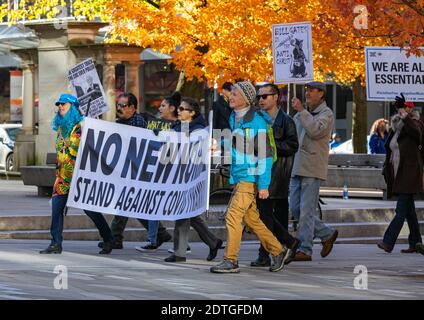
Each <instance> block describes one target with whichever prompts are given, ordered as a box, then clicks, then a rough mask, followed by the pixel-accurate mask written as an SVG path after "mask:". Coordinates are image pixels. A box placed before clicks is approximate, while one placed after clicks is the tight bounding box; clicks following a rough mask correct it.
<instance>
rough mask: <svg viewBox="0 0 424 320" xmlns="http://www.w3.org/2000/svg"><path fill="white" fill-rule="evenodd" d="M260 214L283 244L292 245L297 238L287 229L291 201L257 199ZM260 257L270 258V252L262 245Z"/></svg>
mask: <svg viewBox="0 0 424 320" xmlns="http://www.w3.org/2000/svg"><path fill="white" fill-rule="evenodd" d="M256 202H257V206H258V210H259V216H260V218H261V220H262V222H263V223H264V224H265V226H266V227H267V228H268V229H269V230H270V231H271V232H272V233H273V234H274V236H275V237H276V238H277V239H278V241H280V242H281V244H283V245H285V246H287V247H289V248H290V247H292V246H293V244H294V241H295V238H294V237H292V236H291V235H290V233H289V232H288V231H287V229H288V224H289V201H288V199H287V198H285V199H259V198H257V199H256ZM259 257H260V258H262V259H268V257H269V254H268V252H267V251H266V250H265V248H264V247H263V246H262V245H261V247H260V248H259Z"/></svg>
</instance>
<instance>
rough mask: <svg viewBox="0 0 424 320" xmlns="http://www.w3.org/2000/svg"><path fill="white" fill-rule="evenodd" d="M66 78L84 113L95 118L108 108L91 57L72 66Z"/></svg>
mask: <svg viewBox="0 0 424 320" xmlns="http://www.w3.org/2000/svg"><path fill="white" fill-rule="evenodd" d="M68 80H69V82H70V83H71V85H72V89H73V91H74V94H75V95H76V97H77V98H78V101H79V102H80V105H81V106H80V109H81V111H82V112H83V114H84V115H87V116H88V117H92V118H95V117H98V116H100V115H101V114H102V113H105V112H106V111H108V110H109V106H108V105H107V103H106V101H107V100H106V95H105V92H104V91H103V86H102V84H101V82H100V79H99V75H98V74H97V70H96V66H95V65H94V62H93V59H91V58H89V59H87V60H84V61H83V62H81V63H78V64H77V65H75V66H74V67H72V68H71V69H70V70H69V71H68ZM87 109H89V110H88V113H87Z"/></svg>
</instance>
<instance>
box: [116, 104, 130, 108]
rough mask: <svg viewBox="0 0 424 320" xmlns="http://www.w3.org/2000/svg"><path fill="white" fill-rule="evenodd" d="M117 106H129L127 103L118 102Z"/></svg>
mask: <svg viewBox="0 0 424 320" xmlns="http://www.w3.org/2000/svg"><path fill="white" fill-rule="evenodd" d="M116 107H117V108H126V107H128V104H126V103H117V104H116Z"/></svg>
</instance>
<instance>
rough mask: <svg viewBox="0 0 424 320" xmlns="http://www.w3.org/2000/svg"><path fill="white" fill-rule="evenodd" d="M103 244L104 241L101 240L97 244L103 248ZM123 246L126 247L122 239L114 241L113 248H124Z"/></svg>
mask: <svg viewBox="0 0 424 320" xmlns="http://www.w3.org/2000/svg"><path fill="white" fill-rule="evenodd" d="M103 244H104V242H103V241H101V242H99V243H98V244H97V246H98V247H99V248H103ZM123 248H124V246H123V244H122V241H116V240H113V241H112V249H123Z"/></svg>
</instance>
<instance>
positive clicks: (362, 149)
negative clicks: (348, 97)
mask: <svg viewBox="0 0 424 320" xmlns="http://www.w3.org/2000/svg"><path fill="white" fill-rule="evenodd" d="M361 81H362V78H361V77H360V76H359V77H357V78H356V79H355V81H354V82H353V84H352V89H353V107H352V145H353V152H354V153H367V132H368V130H367V129H368V125H367V100H366V92H365V87H363V86H362V84H361Z"/></svg>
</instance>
